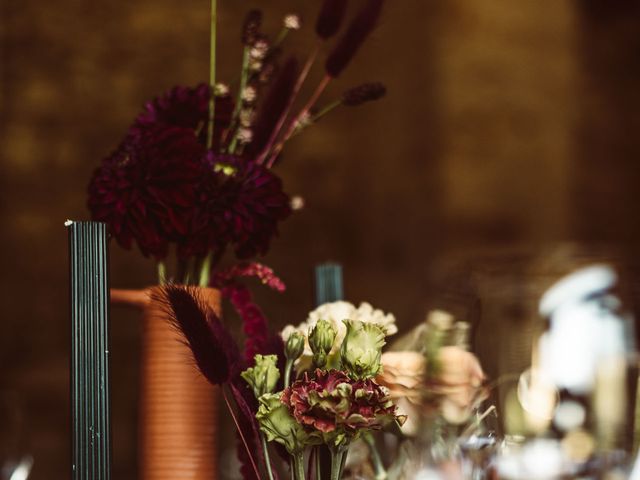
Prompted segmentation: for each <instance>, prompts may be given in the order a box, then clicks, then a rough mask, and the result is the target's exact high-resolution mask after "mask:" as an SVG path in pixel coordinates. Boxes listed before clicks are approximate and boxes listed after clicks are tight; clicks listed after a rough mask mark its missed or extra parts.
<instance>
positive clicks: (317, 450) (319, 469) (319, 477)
mask: <svg viewBox="0 0 640 480" xmlns="http://www.w3.org/2000/svg"><path fill="white" fill-rule="evenodd" d="M313 451H314V452H315V454H316V480H322V465H321V462H320V458H321V456H320V447H317V446H316V447H313Z"/></svg>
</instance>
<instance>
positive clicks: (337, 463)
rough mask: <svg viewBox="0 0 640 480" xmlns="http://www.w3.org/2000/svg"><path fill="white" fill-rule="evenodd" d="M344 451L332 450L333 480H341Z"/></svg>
mask: <svg viewBox="0 0 640 480" xmlns="http://www.w3.org/2000/svg"><path fill="white" fill-rule="evenodd" d="M343 455H344V450H337V449H333V448H332V449H331V480H340V472H341V470H342V456H343Z"/></svg>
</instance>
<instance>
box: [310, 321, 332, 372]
mask: <svg viewBox="0 0 640 480" xmlns="http://www.w3.org/2000/svg"><path fill="white" fill-rule="evenodd" d="M335 339H336V329H335V328H333V325H331V322H329V321H327V320H318V322H317V323H316V325H315V326H314V327H313V328H312V329H311V332H309V346H310V347H311V351H312V352H313V363H314V365H315V366H316V367H318V368H322V367H324V366H325V365H326V364H327V355H328V354H329V352H330V351H331V349H332V348H333V342H334V341H335Z"/></svg>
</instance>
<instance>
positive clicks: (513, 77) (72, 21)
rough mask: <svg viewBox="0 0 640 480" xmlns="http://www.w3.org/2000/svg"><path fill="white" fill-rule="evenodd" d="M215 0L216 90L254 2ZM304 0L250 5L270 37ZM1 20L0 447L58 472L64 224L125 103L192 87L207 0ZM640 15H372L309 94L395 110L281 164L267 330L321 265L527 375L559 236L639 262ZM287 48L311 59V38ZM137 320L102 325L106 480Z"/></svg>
mask: <svg viewBox="0 0 640 480" xmlns="http://www.w3.org/2000/svg"><path fill="white" fill-rule="evenodd" d="M219 3H220V9H221V11H220V29H221V37H222V38H223V40H222V41H221V42H220V52H219V54H220V74H221V77H222V78H227V79H232V78H233V77H234V76H235V75H236V73H235V72H236V69H237V67H238V64H239V57H240V45H239V42H238V41H237V39H238V36H239V33H238V30H239V25H240V23H241V21H242V17H243V13H244V12H245V11H246V10H247V9H248V8H250V7H251V6H255V4H256V3H258V2H249V1H247V0H234V1H226V0H221V1H220V2H219ZM316 3H318V2H304V3H302V2H293V1H289V2H287V1H285V0H269V2H262V6H263V8H265V10H266V14H267V17H268V19H269V24H268V26H269V28H271V30H272V31H276V30H277V25H278V23H279V19H280V17H281V16H282V15H283V14H284V13H285V12H288V11H289V10H290V9H293V8H298V7H301V8H302V13H303V15H304V17H305V18H306V19H308V20H311V19H312V18H313V12H314V11H315V7H316ZM352 3H353V5H352V6H355V5H356V4H358V3H361V2H356V1H354V2H352ZM0 8H1V11H0V29H1V37H0V38H1V44H0V55H1V58H0V68H1V71H0V75H1V76H0V121H1V122H2V125H1V127H2V128H1V129H0V135H1V136H2V138H1V139H2V142H1V144H0V145H1V148H0V152H1V153H0V154H1V155H2V159H1V160H2V161H1V162H0V219H1V221H2V223H1V225H2V237H1V238H2V247H3V248H2V249H1V250H0V256H1V257H0V258H1V259H2V262H1V263H0V264H1V265H2V273H1V274H0V292H2V294H3V295H2V297H1V300H2V306H3V311H2V315H1V317H0V322H1V330H0V332H2V333H1V334H0V394H1V395H2V396H3V397H4V398H6V399H8V400H5V401H4V403H9V404H12V405H16V406H17V407H18V408H14V409H12V410H11V412H13V413H11V415H10V416H11V418H13V419H14V420H13V423H11V424H12V425H15V428H12V429H9V428H4V427H0V452H1V453H0V455H3V454H6V453H4V452H6V451H8V450H11V451H29V452H32V453H33V454H34V456H35V461H36V463H35V470H34V474H33V477H32V478H33V479H34V480H39V479H51V478H65V477H68V476H69V471H68V468H69V466H68V463H69V462H68V460H69V454H70V452H69V440H68V439H69V431H68V422H69V418H68V347H69V344H68V336H69V330H68V328H69V327H68V310H67V298H68V297H67V295H68V293H67V287H66V281H67V258H66V249H67V246H66V232H65V230H64V227H63V225H62V224H63V221H64V220H65V219H66V218H74V219H84V218H87V212H86V208H85V188H86V184H87V180H88V178H89V176H90V174H91V171H92V170H93V168H95V166H96V165H97V163H98V161H99V160H100V158H101V157H103V156H104V155H106V154H108V153H109V152H110V150H111V149H112V148H114V147H115V145H116V144H117V142H118V141H119V140H120V137H121V136H122V134H123V132H124V130H125V129H126V127H127V125H128V124H129V122H130V121H131V119H132V118H133V116H134V115H135V114H136V113H137V112H138V110H139V108H140V105H141V104H142V103H143V102H144V101H146V100H147V99H149V98H150V97H152V96H154V95H156V94H158V93H160V92H162V91H163V90H165V89H167V88H169V87H170V86H172V85H174V84H177V83H183V84H195V83H197V82H199V81H201V80H203V79H205V78H206V75H207V71H208V70H207V61H208V2H206V1H204V0H183V1H181V2H173V1H169V0H155V1H150V0H139V1H136V2H126V1H123V0H112V1H109V2H107V1H97V2H83V1H78V0H59V1H58V2H48V3H43V2H36V1H35V0H23V1H15V0H1V1H0ZM639 17H640V15H639V13H638V9H637V8H636V7H634V2H607V1H606V0H600V1H595V0H591V1H578V0H575V1H569V0H544V1H540V0H521V1H519V2H513V1H508V0H489V1H482V2H479V1H473V0H449V1H444V0H434V1H432V2H425V1H423V0H395V1H393V2H388V5H387V8H386V13H385V15H384V19H383V21H382V22H381V25H380V28H379V29H378V30H377V31H376V33H375V34H374V36H373V38H372V39H371V40H370V42H369V43H368V44H367V46H366V48H365V49H364V50H363V52H362V54H361V55H359V57H358V58H357V60H356V61H355V62H354V64H353V65H352V67H351V68H350V69H349V70H348V71H347V73H346V74H345V75H344V78H341V79H340V81H339V82H338V83H336V84H335V85H332V86H330V88H329V90H328V92H327V94H326V96H325V97H326V99H327V100H329V99H331V98H333V97H335V96H337V95H339V94H340V93H341V91H342V90H343V89H344V88H346V87H348V86H352V85H354V84H357V83H360V82H362V81H366V80H380V81H383V82H385V83H386V84H387V86H388V89H389V94H388V97H387V98H386V99H384V101H382V102H379V103H376V104H370V105H367V106H364V107H362V108H361V109H359V110H346V109H345V110H342V111H339V112H336V113H335V115H333V117H332V118H329V119H327V121H323V122H321V123H320V124H319V125H317V126H316V127H314V128H313V129H312V130H311V131H309V132H308V133H307V134H305V135H304V136H301V137H299V138H298V139H296V140H295V141H294V142H292V144H291V145H290V148H289V149H288V150H287V153H286V157H285V158H284V161H283V162H282V164H281V165H279V166H278V172H279V173H280V174H281V175H282V177H283V179H284V182H285V185H286V187H287V189H288V191H289V192H290V193H292V194H301V195H303V196H304V197H305V200H306V209H305V210H303V211H302V212H301V213H299V214H296V215H295V216H294V217H293V218H292V219H290V220H289V221H288V222H287V223H286V224H285V225H283V228H282V229H281V235H280V238H279V239H278V240H277V242H276V243H274V246H273V249H272V251H271V253H270V254H269V256H268V257H267V258H266V259H265V260H266V262H267V263H268V264H270V265H271V266H272V267H274V268H275V270H276V271H277V272H279V273H280V274H281V275H282V277H283V278H284V280H285V281H286V282H287V284H288V286H289V290H288V292H287V293H286V294H285V295H282V296H277V295H275V294H271V293H267V292H263V291H262V292H259V293H258V297H259V298H260V300H261V302H262V304H263V305H264V309H265V310H266V311H267V312H268V313H269V314H270V316H271V317H272V318H273V321H274V322H275V324H276V325H282V324H284V323H288V322H292V323H295V322H298V321H301V320H302V319H303V318H304V316H305V314H306V312H307V311H308V310H309V308H310V307H311V306H312V298H311V291H312V284H311V269H312V266H313V265H314V264H315V263H316V262H319V261H323V260H328V259H331V260H337V261H340V262H342V263H343V264H344V265H345V282H346V294H347V297H348V299H350V300H352V301H354V302H359V301H361V300H369V301H371V302H372V303H374V304H375V305H377V306H380V307H381V308H383V309H385V310H390V311H392V312H394V313H395V314H396V315H397V317H398V320H399V323H400V324H401V326H404V327H408V326H410V325H411V324H413V323H415V322H417V321H419V320H421V319H422V318H423V316H424V314H425V313H426V311H427V309H428V308H430V307H433V306H444V307H446V308H450V309H451V310H452V311H454V313H456V314H457V315H458V316H459V317H462V318H467V319H470V320H472V321H473V322H474V325H475V330H474V342H475V344H476V347H477V349H478V351H479V352H480V353H481V356H482V359H483V362H484V363H485V364H486V366H487V370H488V371H489V373H491V374H492V375H498V374H500V373H501V372H504V371H505V370H509V369H513V370H514V371H517V370H519V369H520V368H522V367H523V366H526V359H527V358H528V351H527V348H528V344H529V342H528V335H527V332H530V331H533V330H534V329H535V327H536V322H537V318H536V316H535V301H536V298H537V296H538V295H539V293H540V292H541V291H542V290H543V288H544V287H545V286H546V285H548V284H549V282H550V281H552V279H553V278H555V277H556V276H557V275H558V274H561V273H562V272H563V269H562V268H559V267H557V265H564V264H563V263H562V262H563V261H564V260H566V258H567V256H568V257H571V255H570V254H566V255H565V254H564V253H563V252H564V250H563V249H562V248H558V247H556V245H557V242H561V241H567V240H576V241H578V242H581V243H589V242H590V241H592V240H606V241H608V242H610V243H612V244H614V245H616V246H617V247H621V250H623V251H624V255H626V257H625V258H626V261H627V262H628V263H629V264H632V263H633V262H634V261H635V258H636V257H635V256H636V254H637V251H638V250H637V249H638V247H637V245H638V242H637V239H638V232H640V228H638V226H637V218H636V217H637V213H636V205H637V204H638V197H639V195H638V193H637V188H636V184H637V180H638V178H639V177H638V172H640V170H639V169H638V167H637V165H636V163H637V161H638V155H637V154H638V150H639V149H640V140H638V135H637V130H638V128H637V127H638V118H639V117H638V113H637V112H638V111H640V108H638V107H639V106H640V105H638V102H639V97H638V93H637V92H638V84H639V82H638V80H639V76H640V69H639V65H638V62H639V59H638V55H637V53H638V36H637V32H638V27H640V18H639ZM299 36H300V41H298V40H296V41H295V50H296V51H298V52H299V54H300V55H304V54H305V52H306V51H307V50H308V48H309V47H310V45H311V44H312V37H311V35H309V34H301V35H299ZM320 75H321V72H320V69H318V70H316V71H314V72H313V74H312V79H311V82H309V83H310V85H312V84H313V83H314V82H315V81H317V80H318V78H319V77H320ZM603 232H606V234H604V233H603ZM605 250H606V249H605ZM554 256H555V257H554ZM556 257H557V258H558V260H559V261H558V263H550V262H549V259H553V258H556ZM584 260H585V259H584V258H582V257H581V261H584ZM153 281H154V268H153V265H152V264H151V263H150V262H148V261H145V260H143V259H142V258H141V257H140V256H139V255H138V254H137V253H135V252H123V251H121V250H120V249H118V248H117V247H114V248H113V251H112V282H113V284H114V285H117V286H120V287H140V286H144V285H147V284H150V283H152V282H153ZM137 320H138V317H137V314H136V313H135V312H128V311H123V310H121V309H114V311H113V329H112V353H113V357H112V358H113V369H112V372H113V377H112V382H113V389H112V392H113V419H114V426H113V436H114V460H115V465H114V478H117V479H122V480H126V479H133V478H135V464H136V437H135V427H136V401H137V396H136V385H137V375H138V373H137V369H136V365H137V356H138V341H139V325H138V323H137ZM496 329H497V331H499V332H500V334H499V335H491V332H492V331H496ZM497 351H499V352H502V353H501V354H500V355H498V356H496V355H495V352H497ZM9 392H10V393H9ZM5 410H6V409H5ZM1 460H2V457H0V461H1Z"/></svg>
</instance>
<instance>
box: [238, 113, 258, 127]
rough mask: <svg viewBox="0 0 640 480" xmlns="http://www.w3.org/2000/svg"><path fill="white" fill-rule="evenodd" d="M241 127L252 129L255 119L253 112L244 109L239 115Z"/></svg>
mask: <svg viewBox="0 0 640 480" xmlns="http://www.w3.org/2000/svg"><path fill="white" fill-rule="evenodd" d="M239 119H240V125H242V126H243V127H250V126H251V124H252V123H253V120H254V119H255V112H254V111H253V110H248V109H242V110H240V114H239Z"/></svg>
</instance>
